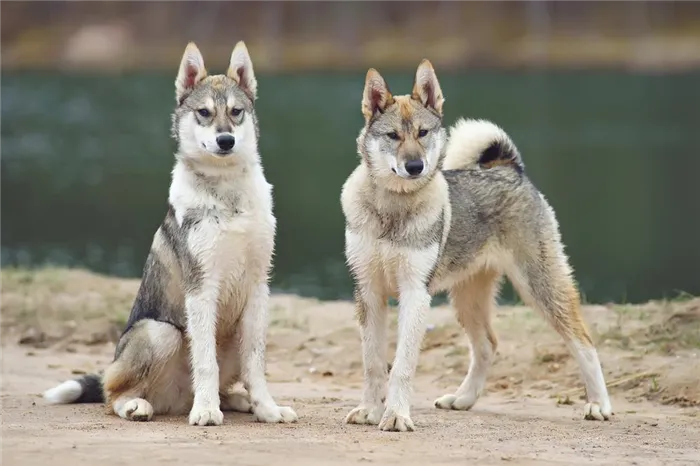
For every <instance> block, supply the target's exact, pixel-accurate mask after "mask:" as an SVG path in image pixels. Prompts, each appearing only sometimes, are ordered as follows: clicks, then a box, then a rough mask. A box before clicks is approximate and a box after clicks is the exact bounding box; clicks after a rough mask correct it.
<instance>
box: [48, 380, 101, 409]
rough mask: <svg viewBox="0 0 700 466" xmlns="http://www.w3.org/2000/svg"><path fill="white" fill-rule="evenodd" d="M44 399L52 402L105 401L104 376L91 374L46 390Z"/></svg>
mask: <svg viewBox="0 0 700 466" xmlns="http://www.w3.org/2000/svg"><path fill="white" fill-rule="evenodd" d="M44 399H45V400H46V401H48V402H49V403H50V404H69V403H104V401H105V397H104V391H103V390H102V376H101V375H98V374H89V375H84V376H82V377H80V378H79V379H75V380H68V381H67V382H63V383H62V384H60V385H58V386H56V387H54V388H51V389H49V390H46V391H45V392H44Z"/></svg>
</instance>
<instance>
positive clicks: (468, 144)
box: [436, 119, 557, 279]
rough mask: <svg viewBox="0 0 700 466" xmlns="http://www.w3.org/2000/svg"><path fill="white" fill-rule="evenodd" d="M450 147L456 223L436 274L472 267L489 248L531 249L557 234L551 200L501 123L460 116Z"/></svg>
mask: <svg viewBox="0 0 700 466" xmlns="http://www.w3.org/2000/svg"><path fill="white" fill-rule="evenodd" d="M445 152H446V154H445V158H444V162H443V168H442V174H443V176H444V177H445V180H446V181H447V185H448V189H449V203H450V208H451V225H450V228H449V233H448V235H447V238H446V241H445V247H444V250H443V253H442V256H441V260H440V264H439V266H438V270H437V272H436V279H439V278H440V277H439V276H443V277H444V276H445V275H449V274H452V273H459V272H460V271H462V270H464V269H468V268H470V265H471V264H472V263H473V262H474V261H475V260H477V259H478V258H479V256H480V255H483V254H484V253H493V252H503V253H505V252H506V251H510V250H512V249H514V248H527V249H529V248H530V247H536V244H537V241H540V240H542V239H543V238H545V239H546V238H550V239H553V237H554V236H555V235H557V233H556V231H555V230H556V224H555V220H554V218H553V216H552V214H551V210H550V207H549V205H548V204H547V202H546V201H545V199H544V197H543V196H542V195H541V194H540V193H539V192H538V190H537V189H536V188H535V186H534V185H533V184H532V183H531V182H530V180H529V179H528V178H527V176H526V174H525V165H524V163H523V161H522V158H521V156H520V153H519V152H518V149H517V148H516V146H515V144H514V143H513V141H512V140H511V139H510V137H509V136H508V135H507V134H506V133H505V131H503V130H502V129H501V128H500V127H498V126H497V125H495V124H494V123H491V122H489V121H485V120H465V119H460V120H458V121H457V123H456V124H455V125H454V126H453V127H452V128H451V129H450V137H449V141H448V144H447V148H446V151H445ZM487 245H489V246H493V247H491V248H486V247H485V246H487ZM502 255H503V256H505V254H502ZM483 259H484V260H489V261H493V260H494V259H497V258H494V257H493V255H492V257H483ZM479 265H481V264H479ZM503 265H505V264H503ZM499 268H501V267H499Z"/></svg>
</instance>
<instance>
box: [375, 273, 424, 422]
mask: <svg viewBox="0 0 700 466" xmlns="http://www.w3.org/2000/svg"><path fill="white" fill-rule="evenodd" d="M430 301H431V298H430V294H429V293H428V290H427V289H426V287H425V286H424V285H423V286H416V287H415V288H403V287H402V289H401V290H400V292H399V332H398V343H397V345H396V357H395V359H394V364H393V366H392V368H391V375H390V376H389V395H388V397H387V402H386V411H384V416H383V417H382V420H381V422H380V423H379V428H380V429H381V430H386V431H400V432H405V431H412V430H414V426H413V421H412V420H411V413H410V411H411V394H412V392H413V376H414V375H415V373H416V366H417V365H418V356H419V355H420V349H421V345H422V343H423V337H424V336H425V316H426V314H427V312H428V310H429V309H430Z"/></svg>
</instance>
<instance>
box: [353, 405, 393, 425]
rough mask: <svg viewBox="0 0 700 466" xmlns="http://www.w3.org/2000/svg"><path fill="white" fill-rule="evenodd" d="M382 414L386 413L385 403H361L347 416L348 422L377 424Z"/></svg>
mask: <svg viewBox="0 0 700 466" xmlns="http://www.w3.org/2000/svg"><path fill="white" fill-rule="evenodd" d="M382 414H384V406H383V405H376V406H371V405H365V404H361V405H360V406H358V407H357V408H355V409H353V410H352V411H350V412H349V413H348V415H347V416H346V417H345V423H346V424H371V425H375V426H376V425H377V424H379V421H381V420H382Z"/></svg>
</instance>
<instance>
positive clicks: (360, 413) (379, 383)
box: [345, 286, 387, 425]
mask: <svg viewBox="0 0 700 466" xmlns="http://www.w3.org/2000/svg"><path fill="white" fill-rule="evenodd" d="M386 303H387V299H386V296H384V294H383V293H381V292H378V291H373V290H372V288H371V287H369V286H368V287H363V288H358V289H357V290H355V306H356V312H357V319H358V320H359V322H360V333H361V335H362V363H363V368H364V392H363V394H362V402H361V403H360V405H359V406H358V407H357V408H355V409H353V410H352V411H350V413H348V415H347V417H346V418H345V422H346V423H348V424H374V425H377V424H379V421H380V420H381V418H382V415H383V414H384V396H385V390H386V375H387V367H386V350H387V339H386V314H387V312H386V311H387V309H386Z"/></svg>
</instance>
